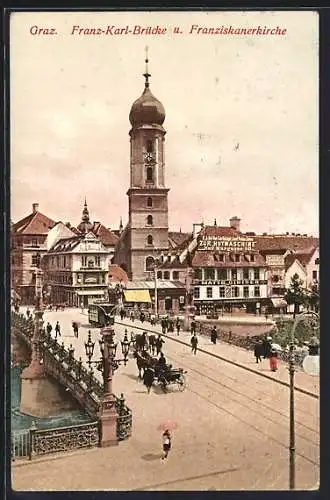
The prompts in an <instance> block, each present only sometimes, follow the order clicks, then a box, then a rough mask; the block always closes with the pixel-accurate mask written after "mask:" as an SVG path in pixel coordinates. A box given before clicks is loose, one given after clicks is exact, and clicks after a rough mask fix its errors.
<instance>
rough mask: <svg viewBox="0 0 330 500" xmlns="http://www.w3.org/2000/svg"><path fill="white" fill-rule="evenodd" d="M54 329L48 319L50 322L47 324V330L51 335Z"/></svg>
mask: <svg viewBox="0 0 330 500" xmlns="http://www.w3.org/2000/svg"><path fill="white" fill-rule="evenodd" d="M52 329H53V327H52V325H51V324H50V323H49V321H48V323H47V325H46V332H47V334H48V335H50V334H51V333H52Z"/></svg>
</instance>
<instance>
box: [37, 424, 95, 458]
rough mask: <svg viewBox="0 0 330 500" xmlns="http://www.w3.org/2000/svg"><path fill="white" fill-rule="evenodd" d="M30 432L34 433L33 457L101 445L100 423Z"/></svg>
mask: <svg viewBox="0 0 330 500" xmlns="http://www.w3.org/2000/svg"><path fill="white" fill-rule="evenodd" d="M30 432H31V433H32V439H31V443H32V444H31V446H32V450H31V455H32V456H34V455H45V454H48V453H61V452H64V451H72V450H77V449H80V448H92V447H95V446H98V445H99V423H98V422H97V421H96V422H92V423H89V424H79V425H74V426H70V427H60V428H57V429H46V430H34V431H30Z"/></svg>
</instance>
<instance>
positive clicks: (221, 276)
mask: <svg viewBox="0 0 330 500" xmlns="http://www.w3.org/2000/svg"><path fill="white" fill-rule="evenodd" d="M218 279H219V280H226V279H227V269H218Z"/></svg>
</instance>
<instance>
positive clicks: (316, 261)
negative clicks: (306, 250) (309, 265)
mask: <svg viewBox="0 0 330 500" xmlns="http://www.w3.org/2000/svg"><path fill="white" fill-rule="evenodd" d="M319 264H320V259H319V258H317V259H315V265H316V266H318V265H319Z"/></svg>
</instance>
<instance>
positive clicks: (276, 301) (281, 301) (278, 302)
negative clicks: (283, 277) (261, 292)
mask: <svg viewBox="0 0 330 500" xmlns="http://www.w3.org/2000/svg"><path fill="white" fill-rule="evenodd" d="M270 300H271V301H272V304H273V306H274V307H287V305H288V304H287V301H286V300H284V299H270Z"/></svg>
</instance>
